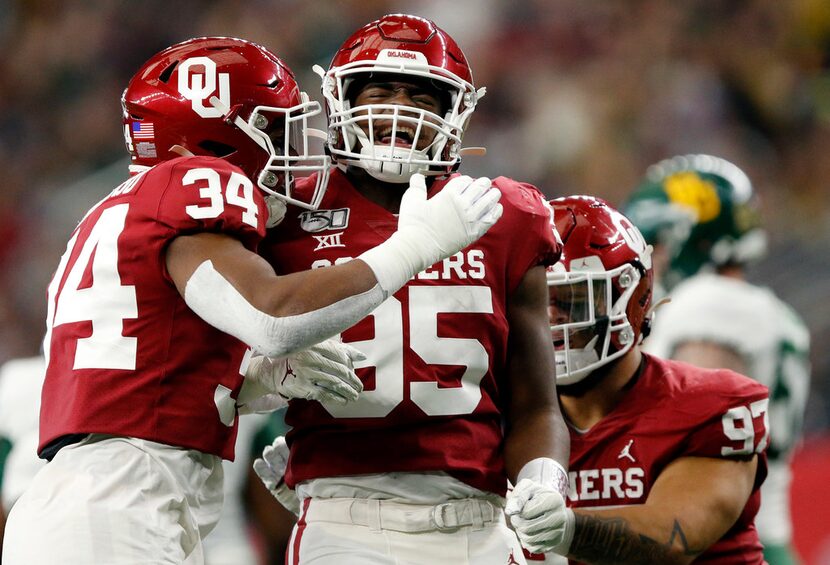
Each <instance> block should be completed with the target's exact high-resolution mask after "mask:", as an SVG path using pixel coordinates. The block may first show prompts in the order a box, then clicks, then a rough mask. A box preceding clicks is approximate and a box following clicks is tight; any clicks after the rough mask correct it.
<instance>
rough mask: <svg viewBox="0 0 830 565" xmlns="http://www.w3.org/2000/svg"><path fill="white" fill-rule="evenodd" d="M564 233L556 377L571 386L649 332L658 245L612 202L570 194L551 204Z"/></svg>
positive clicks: (556, 297) (556, 302) (557, 269)
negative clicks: (654, 246) (653, 253)
mask: <svg viewBox="0 0 830 565" xmlns="http://www.w3.org/2000/svg"><path fill="white" fill-rule="evenodd" d="M550 204H551V206H552V208H553V212H554V222H555V224H556V229H557V231H558V232H559V234H560V235H561V237H562V243H563V249H562V257H561V259H560V261H559V262H558V263H557V264H556V265H554V266H552V267H550V268H549V269H548V274H547V276H548V290H549V294H550V307H549V312H550V318H551V333H552V337H553V341H554V346H555V347H556V380H557V383H559V384H563V385H568V384H573V383H576V382H578V381H581V380H582V379H583V378H585V377H586V376H587V375H589V374H590V373H591V372H592V371H594V370H595V369H596V368H598V367H601V366H603V365H605V364H607V363H609V362H610V361H613V360H614V359H617V358H618V357H621V356H622V355H623V354H625V353H626V352H627V351H628V350H629V349H631V347H632V346H633V345H634V344H636V343H639V342H640V341H641V340H642V339H643V338H644V337H645V335H647V334H648V326H649V320H648V316H649V309H650V305H651V290H652V279H653V275H652V268H651V246H650V245H647V244H646V242H645V240H644V239H643V236H642V235H641V234H640V231H639V230H638V229H637V228H636V227H634V225H633V224H632V223H631V222H630V221H629V220H628V218H626V217H625V216H623V215H622V214H620V213H619V212H618V211H616V210H615V209H613V208H612V207H611V206H609V205H608V203H607V202H605V201H603V200H601V199H599V198H594V197H592V196H569V197H566V198H557V199H555V200H551V202H550Z"/></svg>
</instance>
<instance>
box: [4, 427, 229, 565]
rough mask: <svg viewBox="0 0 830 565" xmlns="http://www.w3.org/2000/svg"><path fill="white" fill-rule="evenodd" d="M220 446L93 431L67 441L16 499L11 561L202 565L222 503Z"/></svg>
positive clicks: (29, 564)
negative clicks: (213, 449)
mask: <svg viewBox="0 0 830 565" xmlns="http://www.w3.org/2000/svg"><path fill="white" fill-rule="evenodd" d="M222 477H223V475H222V464H221V460H220V459H219V458H218V457H216V456H215V455H206V454H204V453H201V452H198V451H193V450H186V449H182V448H176V447H171V446H168V445H163V444H159V443H154V442H151V441H145V440H141V439H135V438H121V437H113V436H104V435H92V436H90V437H88V438H86V439H84V440H83V441H81V442H80V443H76V444H73V445H69V446H67V447H64V448H63V449H61V450H60V451H59V452H58V453H57V455H55V458H54V459H53V460H52V462H50V463H49V464H47V465H46V466H45V467H43V468H42V469H41V470H40V472H38V474H37V475H36V476H35V478H34V479H33V481H32V484H31V485H30V487H29V488H28V489H27V490H26V492H25V493H23V495H22V496H21V497H20V498H19V499H18V501H17V503H16V504H15V505H14V506H13V507H12V510H11V513H10V515H9V520H8V523H7V524H6V533H5V539H4V545H3V563H4V564H5V565H56V564H58V563H60V564H61V565H91V564H99V563H100V564H104V563H105V564H107V565H147V564H149V563H153V564H166V563H170V564H174V563H175V564H177V565H181V564H183V563H186V564H188V565H190V564H193V565H198V564H201V563H203V562H204V556H203V552H202V538H203V537H204V536H206V535H207V534H208V533H209V532H210V530H211V529H213V526H214V525H215V524H216V522H217V520H218V519H219V514H220V512H221V510H222V499H223V492H222V480H223V479H222Z"/></svg>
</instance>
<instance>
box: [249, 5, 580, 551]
mask: <svg viewBox="0 0 830 565" xmlns="http://www.w3.org/2000/svg"><path fill="white" fill-rule="evenodd" d="M320 72H321V73H322V75H323V85H322V89H323V94H324V96H325V98H326V101H327V104H328V117H329V149H330V153H331V154H332V156H333V158H334V159H335V161H336V163H337V167H336V168H334V169H333V170H332V172H331V178H330V181H329V186H328V190H327V192H326V195H325V196H324V198H323V200H322V203H321V205H320V208H319V209H318V210H317V211H312V212H310V211H303V210H301V209H296V208H289V212H288V213H287V215H286V219H285V220H284V221H283V222H282V223H281V224H280V225H279V226H277V227H276V228H274V229H272V230H270V231H269V234H268V236H267V237H266V241H265V243H264V244H263V246H262V253H263V254H264V256H265V257H266V258H267V259H268V260H269V261H270V262H271V264H272V265H273V266H274V268H275V270H276V271H277V272H278V273H293V272H298V271H303V270H306V269H309V268H312V269H314V268H319V267H326V268H329V266H331V265H343V264H345V265H348V264H349V263H350V262H351V260H352V258H353V257H359V256H361V254H364V253H366V252H367V250H368V249H370V248H371V247H372V246H375V245H378V244H379V243H381V242H383V241H384V240H386V239H387V238H388V237H390V235H391V234H392V233H393V231H394V230H395V227H396V225H399V224H400V222H401V221H402V216H401V212H402V204H401V197H402V195H403V194H404V189H405V188H406V186H407V184H408V183H410V179H411V178H417V177H421V175H424V176H426V177H428V178H429V179H430V181H429V188H428V191H429V193H430V194H431V195H434V196H433V197H437V196H440V195H441V194H442V193H444V192H446V191H448V190H453V188H454V187H455V186H458V185H459V184H464V183H466V182H469V179H468V177H465V176H462V175H459V174H457V173H455V169H456V168H457V167H458V164H459V161H460V158H459V155H460V153H461V151H462V150H461V147H460V145H461V138H462V135H463V132H464V129H465V126H466V124H467V121H468V119H469V117H470V114H471V113H472V112H473V110H474V108H475V105H476V103H477V101H478V99H479V98H480V97H481V96H482V95H483V92H484V91H483V89H476V88H475V87H474V86H473V82H472V81H473V79H472V74H471V72H470V68H469V66H468V64H467V60H466V58H465V57H464V54H463V53H462V52H461V50H460V48H459V47H458V45H456V43H455V41H453V39H452V38H451V37H450V36H449V35H447V34H446V33H445V32H444V31H442V30H441V29H440V28H438V27H437V26H436V25H435V24H434V23H433V22H431V21H429V20H426V19H423V18H418V17H414V16H407V15H390V16H385V17H383V18H381V19H380V20H378V21H375V22H372V23H370V24H367V25H366V26H364V27H363V28H361V29H360V30H358V31H357V32H356V33H354V34H353V35H352V36H351V37H350V38H348V39H347V40H346V42H345V43H343V45H342V47H341V48H340V50H339V51H338V52H337V53H336V55H335V56H334V58H333V61H332V63H331V66H330V68H329V70H328V71H327V72H323V71H322V70H320ZM483 180H484V181H486V184H487V185H489V184H490V183H491V181H489V180H487V179H483ZM307 182H309V184H310V185H313V180H309V181H307ZM492 184H493V185H494V186H497V187H498V188H499V189H500V190H501V192H502V204H503V207H504V215H503V217H502V219H501V220H500V221H499V223H498V224H497V225H496V226H495V227H493V229H492V230H491V231H490V232H488V234H487V235H486V236H485V237H483V238H482V239H480V240H479V241H478V242H476V243H474V244H473V245H471V246H469V247H467V248H465V249H463V250H461V251H460V252H459V253H456V254H454V255H453V256H452V257H450V258H447V259H445V260H444V261H441V262H436V263H435V264H434V265H432V266H431V267H430V268H428V269H425V270H424V271H423V272H421V273H419V274H418V275H417V276H416V277H415V278H414V279H413V280H412V281H410V282H409V283H408V284H407V285H406V286H404V287H403V288H402V289H401V290H400V291H398V292H396V293H394V295H392V296H390V297H389V298H388V300H386V301H385V302H384V303H383V304H382V305H381V306H380V307H379V308H378V309H377V310H375V311H374V313H373V314H372V315H371V316H369V317H367V318H366V319H364V320H362V321H361V322H359V323H358V324H356V325H355V326H354V327H352V328H350V329H348V330H347V331H345V332H343V334H342V338H343V340H344V341H345V342H350V343H352V344H354V345H355V346H357V347H358V348H359V349H361V350H362V351H364V352H365V353H366V355H367V359H366V360H365V361H364V362H362V363H360V364H358V368H359V375H360V376H361V378H362V379H363V381H364V385H365V390H364V392H363V393H362V395H361V397H360V398H359V399H358V400H357V401H356V402H354V403H351V404H350V405H348V406H337V405H334V404H332V403H326V402H324V403H310V402H305V401H292V402H290V403H289V407H288V412H287V418H286V421H287V423H288V424H289V425H291V426H293V429H292V430H291V431H290V432H289V434H288V436H287V444H288V446H290V457H289V458H288V461H287V472H286V475H285V483H284V485H283V484H281V483H280V480H281V479H282V471H283V460H282V457H281V456H280V453H281V452H280V450H279V449H277V448H278V447H279V442H281V441H282V438H280V439H279V441H278V442H276V443H275V446H273V449H268V450H266V452H264V457H263V459H262V461H261V462H260V464H259V465H257V466H255V469H258V470H259V472H260V475H261V476H262V477H263V479H264V482H266V484H268V486H269V487H270V488H272V490H273V491H274V492H275V494H279V492H278V490H279V489H280V488H281V487H282V486H287V487H290V488H296V494H297V495H298V496H299V499H300V500H301V508H300V511H299V512H300V513H299V522H298V525H297V527H296V528H295V530H294V535H293V539H292V541H291V543H290V544H289V551H288V561H289V562H291V563H304V564H306V563H336V564H341V563H389V564H392V563H404V562H406V563H452V564H454V565H458V564H464V563H471V564H484V563H488V564H489V563H492V564H504V563H508V562H510V559H511V557H512V559H513V560H514V561H518V562H524V558H523V556H522V552H521V548H520V546H519V543H518V540H517V538H516V535H515V534H514V533H513V532H512V531H511V530H510V529H509V528H508V527H507V525H506V522H505V517H504V513H503V511H502V509H503V506H504V503H505V501H504V496H505V490H506V486H507V483H508V478H509V479H511V480H514V481H515V480H516V479H517V477H519V478H526V480H527V481H528V483H529V484H530V485H531V488H530V490H531V491H532V492H534V493H537V494H538V495H539V496H543V495H544V496H545V497H547V498H550V499H551V500H558V502H559V507H555V506H554V505H551V506H550V507H549V508H547V512H546V513H545V514H544V516H545V518H547V519H548V520H549V523H550V524H553V525H554V527H555V524H556V523H557V521H559V523H564V522H563V519H564V516H565V511H564V499H563V496H564V494H565V490H566V488H567V475H566V473H565V470H564V468H563V464H564V463H565V462H566V460H567V454H568V438H567V431H566V429H565V426H564V421H563V420H562V417H561V414H560V412H559V406H558V402H557V400H556V392H555V386H554V382H553V380H552V379H551V378H550V375H551V374H553V371H554V357H553V348H552V346H551V343H550V339H549V330H548V319H547V287H546V280H545V267H546V265H550V264H552V263H553V262H555V261H556V260H557V258H558V256H559V242H558V237H557V235H556V233H555V231H554V229H553V227H552V224H551V215H550V211H549V207H548V205H547V202H546V201H545V200H544V199H543V196H542V195H541V193H540V192H539V191H538V190H537V189H536V188H534V187H532V186H530V185H527V184H524V183H520V182H516V181H514V180H511V179H508V178H504V177H499V178H497V179H494V180H493V181H492ZM301 189H302V187H297V193H298V194H300V193H301V192H302V190H301ZM369 253H371V252H369ZM292 496H293V495H292ZM524 502H526V501H521V502H517V503H516V504H517V506H518V507H519V508H518V512H520V513H521V512H524V511H525V508H524Z"/></svg>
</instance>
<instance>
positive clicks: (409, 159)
mask: <svg viewBox="0 0 830 565" xmlns="http://www.w3.org/2000/svg"><path fill="white" fill-rule="evenodd" d="M315 71H317V73H318V74H320V76H321V77H322V79H323V83H322V91H323V96H324V97H325V100H326V107H327V111H328V124H329V125H328V128H329V132H328V133H329V141H328V143H329V152H330V153H331V155H332V157H333V159H334V160H335V161H337V162H338V163H340V164H342V165H354V166H357V167H361V168H364V169H366V170H367V171H368V172H369V174H371V175H372V176H374V177H375V178H377V179H379V180H382V181H385V182H394V183H401V182H408V180H409V177H410V176H411V175H412V174H414V173H419V172H420V173H422V174H425V175H445V174H448V173H450V172H452V171H453V170H454V169H455V168H457V166H458V164H459V163H460V161H461V158H460V152H461V140H462V137H463V136H464V129H465V127H466V126H467V122H468V121H469V119H470V116H471V114H472V113H473V110H474V109H475V106H476V103H477V102H478V99H479V98H481V97H482V96H484V89H483V88H482V89H479V90H476V88H475V87H474V86H473V75H472V72H471V71H470V66H469V65H468V64H467V59H466V57H465V56H464V53H462V51H461V49H460V48H459V47H458V45H457V44H456V43H455V41H454V40H453V39H452V38H451V37H450V36H449V35H447V33H446V32H444V31H443V30H442V29H440V28H439V27H438V26H436V25H435V24H434V23H433V22H431V21H430V20H427V19H424V18H419V17H416V16H408V15H403V14H393V15H387V16H384V17H382V18H381V19H379V20H377V21H374V22H371V23H369V24H367V25H365V26H364V27H362V28H361V29H359V30H358V31H357V32H355V33H354V34H353V35H352V36H351V37H349V38H348V39H347V40H346V41H345V43H343V45H342V46H341V47H340V49H339V50H338V51H337V53H336V54H335V56H334V58H333V59H332V61H331V65H330V66H329V69H328V71H324V70H323V69H322V68H321V67H319V66H317V67H315ZM373 73H374V76H376V77H377V76H378V74H382V75H390V74H391V75H396V76H400V77H402V78H401V79H400V80H406V79H407V78H408V79H409V80H418V81H424V80H427V81H430V83H431V85H432V86H434V87H436V88H437V89H438V90H439V91H440V92H441V94H442V95H446V96H445V97H444V98H445V104H444V106H445V107H444V108H443V109H442V112H443V113H444V115H443V116H439V115H437V114H435V113H434V112H430V111H427V110H424V109H420V108H416V107H414V106H401V105H397V104H366V105H361V106H354V97H355V96H356V94H357V93H356V92H354V91H353V92H350V87H351V86H352V85H354V84H355V83H356V81H358V83H359V82H360V81H362V80H366V79H368V78H369V77H371V76H373ZM393 80H394V78H393ZM353 90H357V89H353ZM380 120H383V121H384V122H391V131H390V132H388V133H384V135H383V139H376V138H375V133H374V132H375V127H374V126H375V124H376V123H377V122H378V121H380ZM361 126H363V127H361ZM433 133H434V134H435V137H434V138H433V139H432V142H431V143H429V145H428V146H426V147H423V148H421V149H418V145H419V144H418V141H419V139H421V136H424V138H427V139H428V136H430V135H432V134H433ZM387 139H388V141H385V140H387Z"/></svg>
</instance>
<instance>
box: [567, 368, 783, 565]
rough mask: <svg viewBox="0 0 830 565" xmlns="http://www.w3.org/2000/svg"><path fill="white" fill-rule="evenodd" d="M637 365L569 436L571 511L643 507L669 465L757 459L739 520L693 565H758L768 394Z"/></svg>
mask: <svg viewBox="0 0 830 565" xmlns="http://www.w3.org/2000/svg"><path fill="white" fill-rule="evenodd" d="M643 357H644V367H643V369H642V372H641V374H640V376H639V378H638V379H637V381H636V382H635V383H634V385H633V386H632V387H631V388H630V389H629V390H628V392H627V393H626V396H625V397H624V398H623V400H622V401H621V402H620V405H619V406H617V408H616V409H615V410H614V411H613V412H611V413H610V414H609V415H607V416H606V417H605V418H604V419H603V420H601V421H600V422H598V423H597V424H596V425H594V426H593V427H592V428H591V429H590V430H588V431H587V432H585V433H579V432H577V431H575V430H573V429H571V456H570V466H569V467H570V470H569V475H570V483H571V492H570V495H569V505H570V506H572V507H575V508H592V507H608V506H628V505H635V504H643V503H644V502H645V501H646V499H647V498H648V494H649V492H650V491H651V487H652V485H653V484H654V481H655V480H656V479H657V477H658V476H659V475H660V473H661V472H662V471H663V469H665V467H666V466H667V465H668V464H669V463H671V462H672V461H674V460H675V459H678V458H680V457H714V458H739V459H748V458H751V457H752V456H753V455H756V454H758V457H759V462H758V472H757V474H756V479H755V485H754V487H753V490H752V494H751V495H750V497H749V500H748V501H747V503H746V506H745V507H744V511H743V513H742V514H741V516H740V518H738V521H737V522H736V523H735V525H734V526H733V527H732V528H731V529H730V530H729V531H728V532H727V533H726V535H724V537H722V538H721V539H720V540H718V541H717V542H716V543H715V544H714V545H712V546H711V547H710V548H709V549H708V550H707V551H705V552H704V553H703V554H701V555H700V556H699V557H698V558H697V559H696V560H695V563H718V564H721V565H722V564H730V563H735V564H737V563H741V564H746V563H758V564H760V563H763V555H762V548H761V544H760V542H759V541H758V535H757V532H756V531H755V526H754V525H753V519H754V517H755V514H756V513H757V512H758V505H759V503H760V491H759V489H760V487H761V483H762V482H763V480H764V477H765V476H766V454H765V453H764V451H765V449H766V447H767V444H768V440H769V427H768V422H769V416H768V413H767V408H768V403H769V395H768V391H767V389H766V387H764V386H763V385H760V384H758V383H757V382H755V381H753V380H751V379H749V378H748V377H744V376H743V375H739V374H737V373H734V372H731V371H727V370H706V369H700V368H697V367H694V366H692V365H688V364H685V363H679V362H677V361H664V360H662V359H660V358H657V357H654V356H651V355H648V354H644V355H643Z"/></svg>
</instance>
